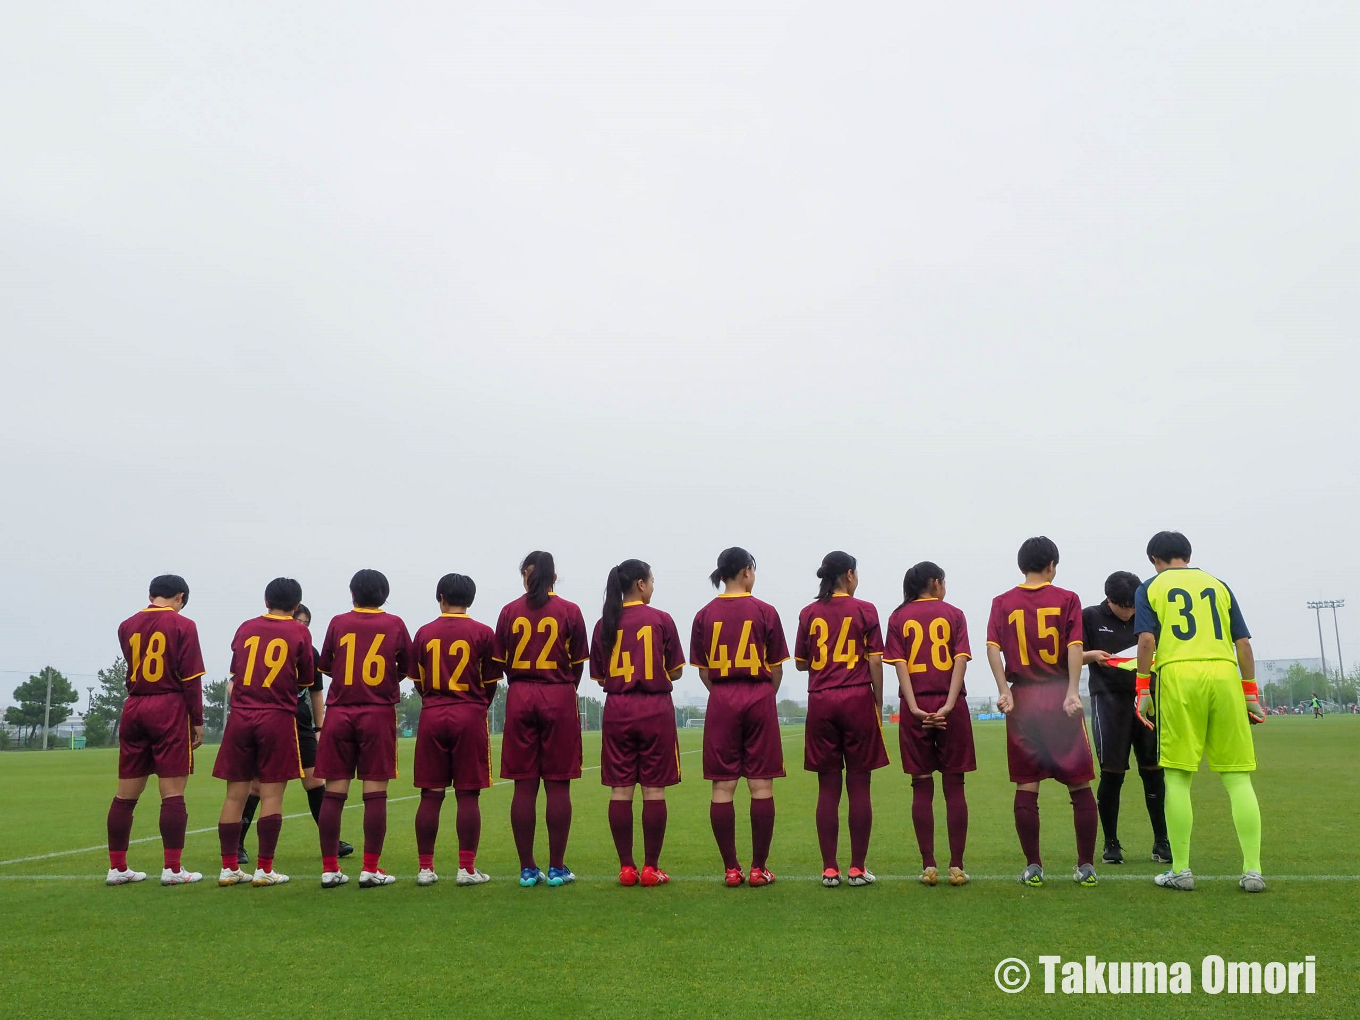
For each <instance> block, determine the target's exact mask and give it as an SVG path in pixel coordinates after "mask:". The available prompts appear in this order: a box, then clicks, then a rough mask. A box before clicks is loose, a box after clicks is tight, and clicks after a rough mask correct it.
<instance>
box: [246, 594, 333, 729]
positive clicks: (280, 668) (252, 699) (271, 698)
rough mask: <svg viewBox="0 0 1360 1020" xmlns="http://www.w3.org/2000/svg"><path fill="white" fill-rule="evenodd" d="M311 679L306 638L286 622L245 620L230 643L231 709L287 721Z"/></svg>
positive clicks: (294, 623) (275, 617)
mask: <svg viewBox="0 0 1360 1020" xmlns="http://www.w3.org/2000/svg"><path fill="white" fill-rule="evenodd" d="M315 679H316V661H315V659H314V658H313V656H312V635H311V633H310V632H308V630H307V628H306V627H304V626H303V625H302V624H300V623H298V622H297V620H294V619H293V618H292V617H291V616H280V615H276V614H274V613H266V614H265V615H264V616H257V617H255V618H254V619H253V620H247V621H246V622H245V623H243V624H241V626H240V627H238V628H237V629H236V636H235V637H234V638H232V639H231V707H232V708H233V709H238V708H273V709H278V710H279V711H281V712H287V713H288V714H289V715H292V714H293V713H295V712H296V711H297V702H298V691H299V690H303V689H306V688H308V687H311V686H312V684H313V683H314V682H315Z"/></svg>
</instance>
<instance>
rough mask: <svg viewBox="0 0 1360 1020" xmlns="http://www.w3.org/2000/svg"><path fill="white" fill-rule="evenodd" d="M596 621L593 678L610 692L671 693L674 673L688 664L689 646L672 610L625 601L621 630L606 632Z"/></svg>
mask: <svg viewBox="0 0 1360 1020" xmlns="http://www.w3.org/2000/svg"><path fill="white" fill-rule="evenodd" d="M603 626H604V621H603V620H600V621H599V622H597V623H596V624H595V634H594V637H592V638H591V642H590V678H591V679H592V680H594V681H596V682H597V683H599V684H600V685H602V686H603V687H604V690H605V693H606V694H628V693H632V692H639V693H640V692H652V693H662V694H669V693H670V691H671V688H672V687H673V686H674V685H673V684H672V683H671V679H670V673H671V672H672V671H673V670H676V669H679V668H680V667H681V666H683V665H684V664H685V646H684V645H683V644H682V643H681V642H680V631H679V630H678V629H677V628H676V626H675V621H674V620H673V619H671V614H670V613H663V612H662V611H661V610H659V609H653V608H652V607H651V606H649V605H645V604H644V603H642V602H625V603H624V604H623V611H622V612H621V613H620V614H619V626H618V630H617V631H616V632H615V633H613V634H604V633H602V632H601V628H602V627H603Z"/></svg>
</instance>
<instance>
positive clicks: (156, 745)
mask: <svg viewBox="0 0 1360 1020" xmlns="http://www.w3.org/2000/svg"><path fill="white" fill-rule="evenodd" d="M150 599H151V604H150V605H148V606H147V607H146V608H145V609H142V610H140V611H138V612H136V613H134V614H133V615H132V616H130V617H128V618H127V619H126V620H124V621H123V622H122V623H121V624H119V626H118V644H119V646H120V647H121V648H122V651H123V658H124V660H125V661H126V662H127V689H128V697H127V701H126V702H124V703H123V716H122V721H121V722H120V724H119V726H118V793H117V795H116V796H115V797H114V798H113V803H112V804H111V805H109V818H108V829H109V874H108V878H107V879H106V880H105V881H106V883H107V884H108V885H126V884H127V883H129V882H140V881H142V880H143V879H145V878H146V873H145V872H143V871H133V870H131V869H130V868H128V865H127V849H128V838H129V836H130V835H131V833H132V812H133V809H134V808H136V806H137V798H138V797H140V796H141V795H142V791H143V790H145V789H146V780H147V777H148V776H150V775H151V774H152V773H155V775H156V777H157V779H158V780H159V782H160V794H161V843H162V845H163V847H164V850H165V868H164V870H162V871H161V885H187V884H189V883H191V882H197V881H199V880H201V879H202V878H203V876H202V874H200V873H199V872H197V871H185V870H184V867H183V865H182V863H181V857H182V855H183V852H184V832H185V829H186V828H188V823H189V812H188V811H187V810H186V809H185V807H184V787H185V786H186V785H187V783H188V780H189V774H190V773H191V772H193V770H194V749H195V748H197V747H199V746H200V745H201V744H202V743H203V672H204V670H203V651H202V649H201V648H199V644H198V628H197V627H195V626H194V621H193V620H190V619H189V618H188V617H186V616H182V615H181V613H180V610H182V609H183V608H184V606H185V604H186V603H187V602H188V601H189V586H188V585H187V584H186V583H185V581H184V578H182V577H180V576H179V575H178V574H162V575H161V576H160V577H157V578H154V579H153V580H152V581H151V589H150Z"/></svg>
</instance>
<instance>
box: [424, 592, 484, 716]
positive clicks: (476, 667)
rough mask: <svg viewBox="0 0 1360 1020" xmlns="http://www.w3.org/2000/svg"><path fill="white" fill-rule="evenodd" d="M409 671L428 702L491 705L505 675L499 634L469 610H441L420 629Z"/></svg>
mask: <svg viewBox="0 0 1360 1020" xmlns="http://www.w3.org/2000/svg"><path fill="white" fill-rule="evenodd" d="M409 675H410V677H411V679H412V680H414V681H415V682H416V685H417V686H418V687H419V688H420V693H421V694H422V695H423V696H424V699H425V702H426V703H427V704H428V703H430V702H433V701H438V702H439V703H440V704H443V703H444V702H459V701H461V702H470V703H472V704H475V705H482V706H486V705H489V704H491V699H492V698H494V697H495V696H496V681H497V680H499V679H500V678H501V664H500V663H499V662H497V661H496V635H495V633H494V632H493V631H492V630H491V628H490V627H488V626H487V625H486V624H484V623H479V622H478V621H476V620H474V619H473V618H472V617H470V616H468V614H467V613H441V614H439V617H438V619H435V620H431V621H430V622H429V623H427V624H425V626H423V627H421V628H420V630H418V631H416V637H415V654H414V655H413V656H412V657H411V665H410V669H409Z"/></svg>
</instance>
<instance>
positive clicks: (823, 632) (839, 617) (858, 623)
mask: <svg viewBox="0 0 1360 1020" xmlns="http://www.w3.org/2000/svg"><path fill="white" fill-rule="evenodd" d="M882 654H883V632H882V629H881V628H880V626H879V623H878V610H877V609H875V608H874V605H873V603H872V602H865V601H864V600H863V599H857V598H855V597H854V596H853V595H847V594H846V593H845V592H836V593H835V594H833V595H832V596H831V598H829V599H828V600H827V601H825V602H823V601H821V600H820V599H819V600H818V601H816V602H814V603H812V605H810V606H806V607H804V609H803V611H802V612H801V613H799V614H798V634H797V636H796V637H795V638H794V639H793V657H794V658H795V659H797V660H798V661H799V662H800V663H807V667H808V685H807V686H808V693H809V694H811V693H812V692H813V691H825V690H830V689H831V688H833V687H858V686H861V685H863V684H867V683H869V682H870V677H869V656H871V655H882Z"/></svg>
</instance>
